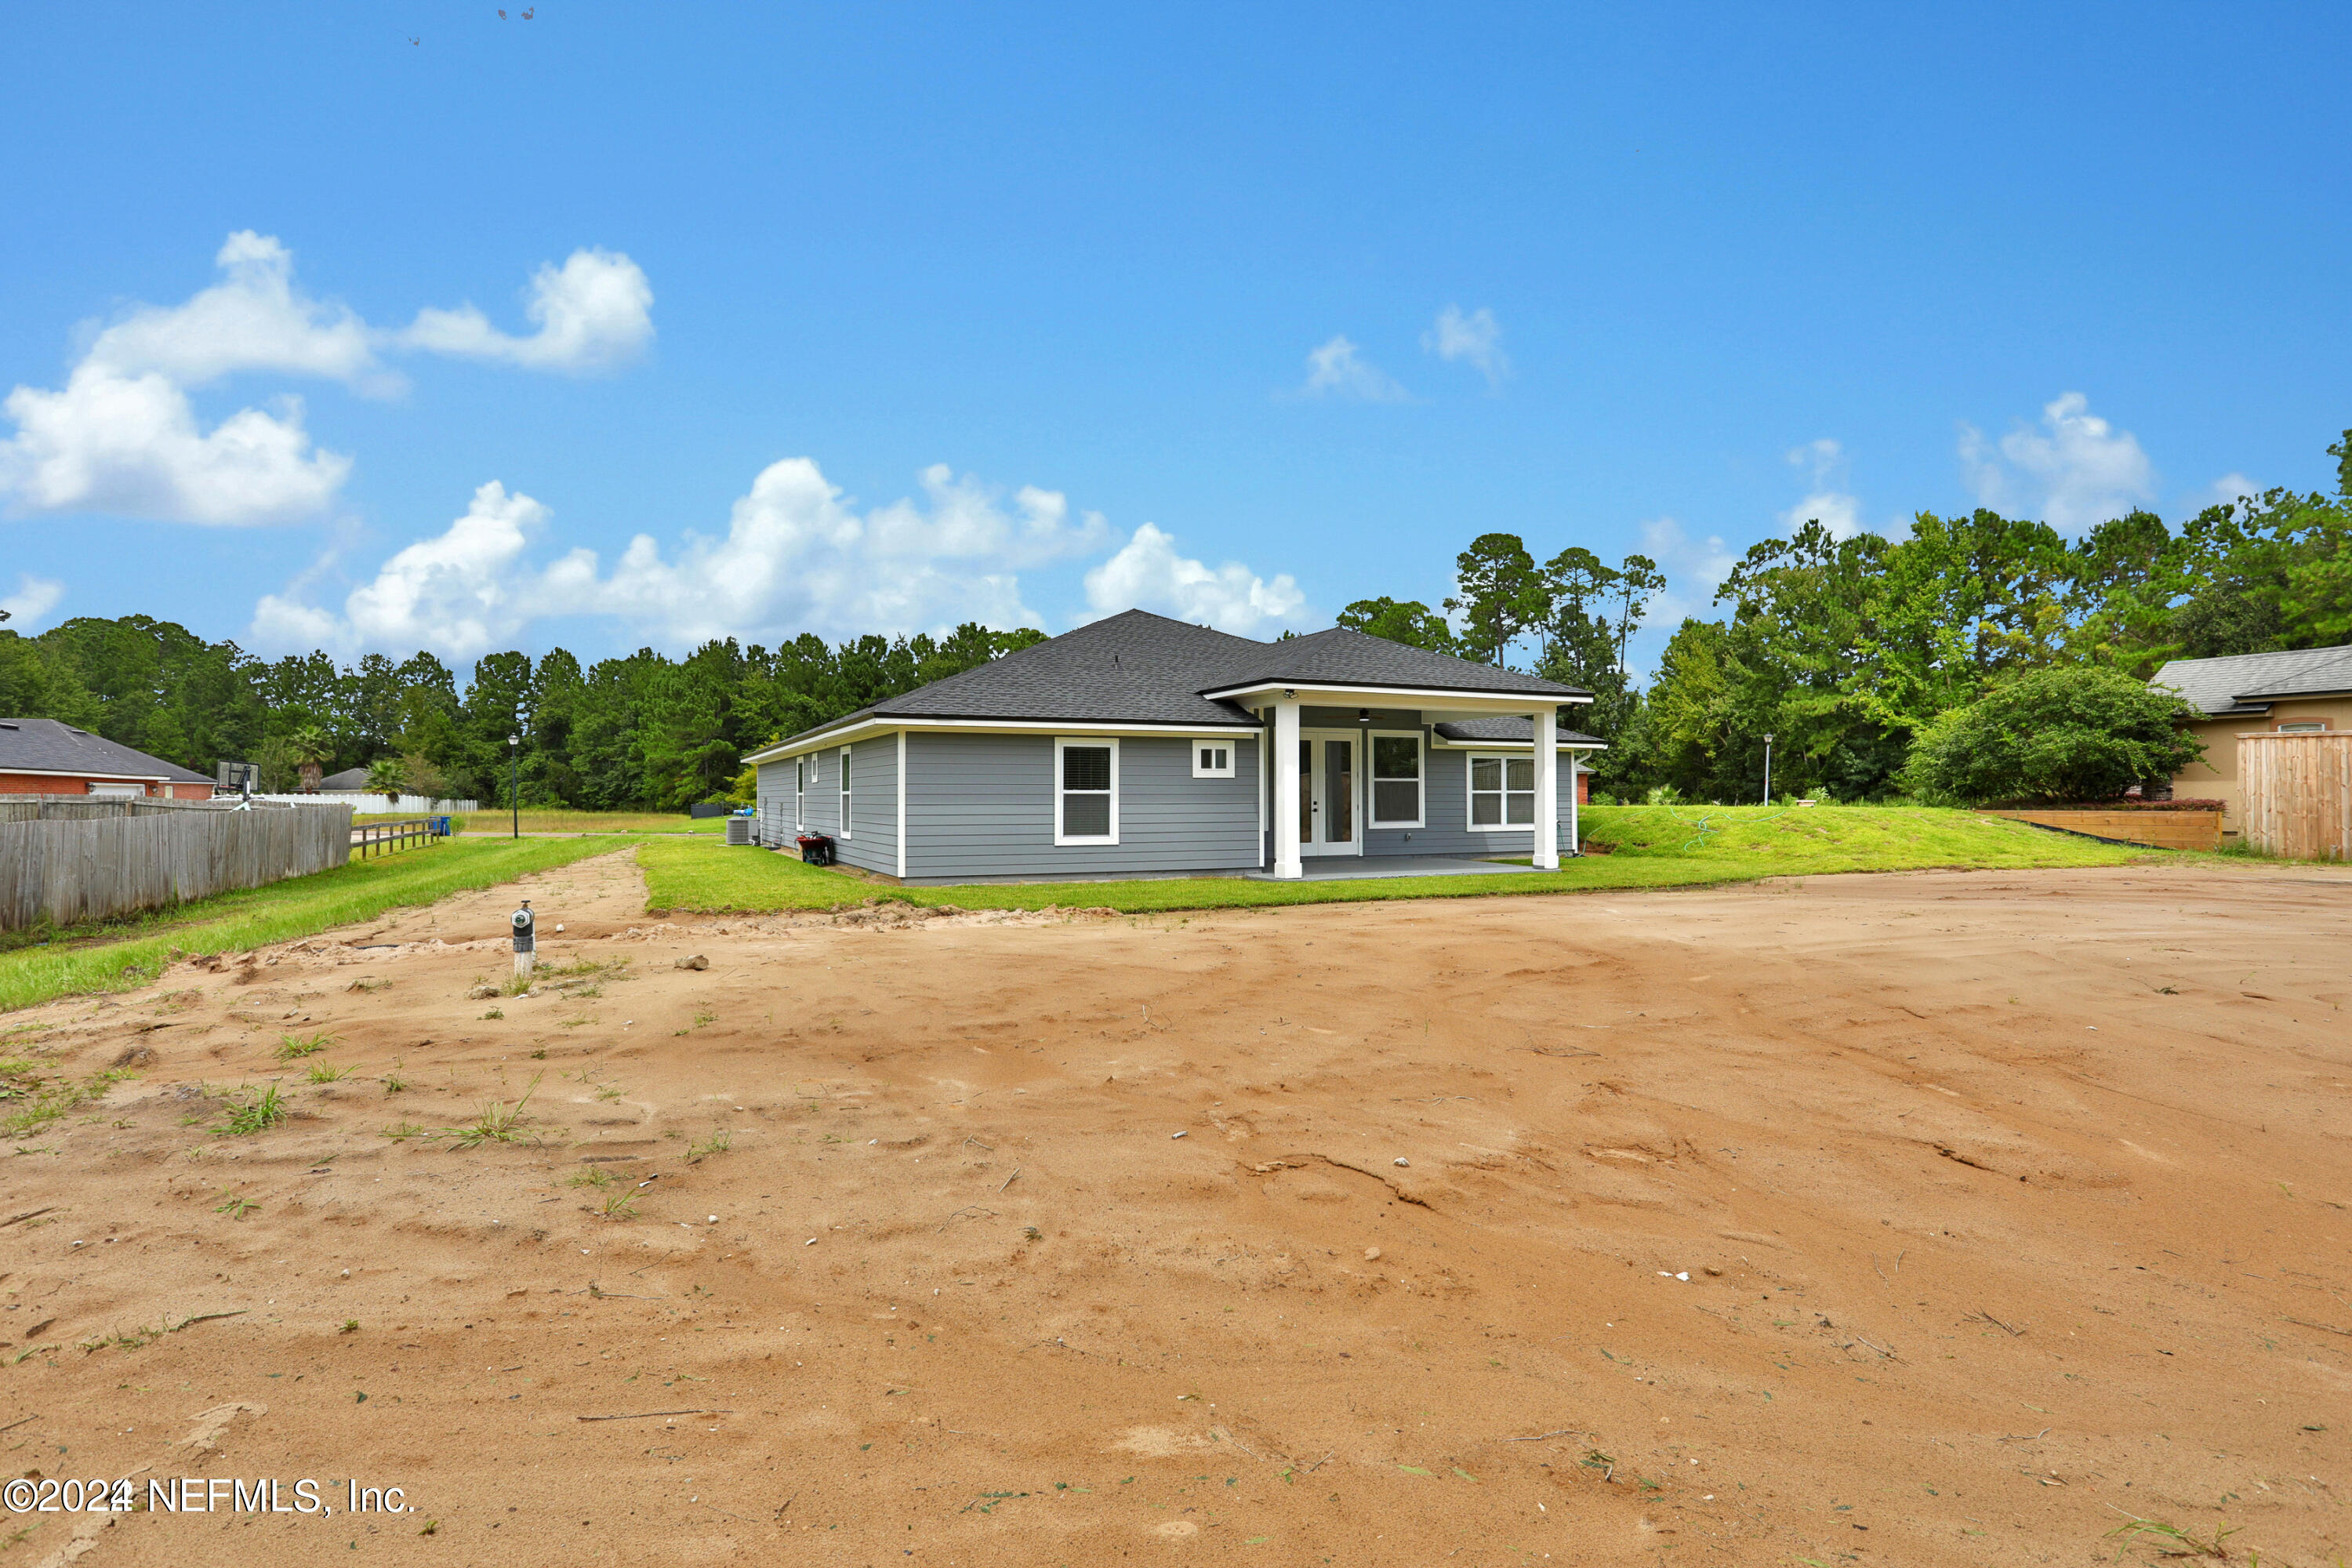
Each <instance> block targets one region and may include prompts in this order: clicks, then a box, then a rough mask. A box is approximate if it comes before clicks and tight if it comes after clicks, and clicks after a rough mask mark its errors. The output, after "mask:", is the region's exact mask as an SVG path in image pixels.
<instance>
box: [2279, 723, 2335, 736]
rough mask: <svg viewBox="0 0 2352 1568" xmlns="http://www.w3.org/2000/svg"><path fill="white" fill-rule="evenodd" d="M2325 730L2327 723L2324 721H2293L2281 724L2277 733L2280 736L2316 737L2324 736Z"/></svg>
mask: <svg viewBox="0 0 2352 1568" xmlns="http://www.w3.org/2000/svg"><path fill="white" fill-rule="evenodd" d="M2326 729H2327V721H2326V720H2325V719H2294V720H2290V721H2287V722H2285V723H2284V724H2281V725H2280V726H2279V727H2278V732H2279V733H2280V734H2282V735H2317V734H2324V733H2325V732H2326Z"/></svg>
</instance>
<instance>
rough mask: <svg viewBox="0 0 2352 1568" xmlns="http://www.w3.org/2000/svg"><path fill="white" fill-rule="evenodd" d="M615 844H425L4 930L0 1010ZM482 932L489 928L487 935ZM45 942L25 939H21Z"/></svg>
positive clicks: (420, 900)
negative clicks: (213, 892) (57, 923)
mask: <svg viewBox="0 0 2352 1568" xmlns="http://www.w3.org/2000/svg"><path fill="white" fill-rule="evenodd" d="M614 847H615V846H614V844H613V843H611V842H610V841H609V840H605V839H601V838H525V839H522V840H521V841H520V842H516V841H513V840H509V839H493V838H478V839H474V840H471V841H468V840H467V839H463V838H456V839H448V840H445V841H444V842H442V843H439V844H436V845H434V846H432V847H429V848H419V849H408V850H404V851H402V852H401V853H399V854H396V855H385V856H381V857H378V858H373V859H367V860H355V861H353V862H352V863H351V864H350V865H348V866H339V867H337V868H334V869H333V870H331V871H320V872H319V873H317V874H316V875H314V876H309V877H293V878H289V879H287V880H285V881H283V882H272V883H271V884H270V885H269V886H268V887H266V888H248V889H244V890H242V891H239V892H234V893H222V894H220V895H218V896H217V897H215V898H210V899H200V900H196V901H195V902H194V903H187V904H181V905H179V906H177V907H175V908H173V909H169V910H156V911H155V912H153V913H152V914H148V915H144V916H142V917H140V918H138V919H135V920H129V921H104V922H100V923H96V924H92V925H88V926H75V927H71V928H68V929H67V930H64V931H45V932H11V933H9V935H10V937H11V938H12V939H14V942H13V944H12V945H11V946H10V947H9V948H8V949H7V950H6V951H5V952H0V1012H5V1011H7V1010H9V1009H11V1008H16V1007H29V1006H32V1005H34V1004H36V1003H39V1002H47V1001H49V1000H51V999H53V998H55V997H58V996H66V995H72V994H78V993H81V992H89V991H122V990H128V989H130V988H131V987H132V986H136V985H142V984H146V983H147V982H148V981H150V980H152V979H153V978H154V977H155V976H156V975H157V974H158V973H161V972H162V970H163V966H164V964H165V963H168V962H169V961H170V958H171V954H172V952H173V949H177V950H179V951H180V952H184V953H189V954H202V953H215V952H243V951H245V950H246V949H248V948H253V947H258V946H260V945H262V944H264V943H267V942H285V941H289V940H290V939H292V938H294V937H301V936H309V935H310V934H312V933H313V932H316V931H325V930H327V929H328V928H329V927H331V926H339V925H347V924H350V923H351V922H352V921H364V920H373V919H374V918H375V917H376V916H378V915H380V914H382V913H383V912H384V911H385V910H391V909H396V908H399V907H401V906H404V905H415V904H429V903H431V902H433V901H434V900H436V899H440V898H445V897H446V896H447V895H449V894H451V893H458V892H466V891H468V890H470V889H475V888H487V887H489V886H491V885H493V884H495V883H499V882H505V881H509V880H511V879H514V878H516V877H520V876H521V875H523V874H524V873H526V872H530V871H544V870H548V869H551V868H553V867H557V866H564V865H569V864H570V863H571V862H572V861H574V860H579V859H583V858H586V857H588V856H590V855H602V854H605V853H607V852H609V851H610V850H612V849H613V848H614ZM490 934H496V933H495V932H493V933H490ZM28 938H29V939H45V940H39V941H37V942H29V943H28V942H27V941H26V939H28Z"/></svg>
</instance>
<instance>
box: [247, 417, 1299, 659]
mask: <svg viewBox="0 0 2352 1568" xmlns="http://www.w3.org/2000/svg"><path fill="white" fill-rule="evenodd" d="M921 484H922V495H921V497H920V498H919V499H909V500H898V501H893V502H890V503H888V504H887V505H884V506H878V507H875V508H873V509H871V510H865V511H861V510H859V509H858V508H857V507H856V506H855V505H854V504H852V503H851V502H850V501H848V500H846V499H845V498H844V497H843V495H842V493H841V492H840V490H839V489H836V488H835V486H834V485H833V484H832V483H831V482H830V481H829V480H827V479H825V477H824V473H823V472H822V471H820V470H819V468H817V465H816V464H815V463H814V461H812V460H810V459H808V458H787V459H785V460H783V461H782V462H777V463H772V464H770V465H769V466H768V467H767V468H764V469H762V470H761V473H760V474H759V476H758V477H757V478H756V479H753V480H752V482H751V489H750V491H749V492H748V493H747V494H745V495H744V496H742V497H741V498H740V499H739V500H737V501H736V502H735V504H734V507H733V510H732V511H731V512H730V516H729V518H728V525H727V531H726V533H725V534H724V535H723V536H720V537H709V536H705V535H700V534H696V533H691V532H689V533H688V534H687V535H685V537H684V538H683V539H682V540H680V541H679V542H677V544H676V545H675V546H673V547H670V548H668V549H667V550H666V549H665V548H664V546H663V545H662V544H661V543H660V542H657V541H656V540H655V539H654V538H653V537H652V536H651V535H648V534H642V533H641V534H639V535H637V536H636V537H635V538H634V539H632V540H631V541H630V542H629V543H628V545H627V546H626V548H625V549H624V550H623V551H622V552H621V553H620V555H619V557H618V558H617V559H616V560H614V562H613V563H612V565H611V567H610V569H609V570H607V569H606V568H605V566H604V563H603V562H602V560H601V559H600V557H599V556H598V554H597V552H594V551H593V550H588V549H583V548H575V549H572V550H570V551H567V552H563V553H562V554H560V555H557V556H555V557H554V558H553V559H551V560H549V561H547V562H545V563H543V564H541V563H534V561H533V560H532V559H531V554H532V548H533V546H534V545H536V544H538V543H540V542H541V540H542V539H543V538H544V536H545V535H546V534H547V533H548V532H549V531H550V529H549V525H550V523H551V513H550V511H549V510H548V509H547V508H546V507H544V506H542V505H541V503H540V502H539V501H537V500H533V499H532V498H531V497H530V496H527V495H522V494H520V493H510V492H509V491H508V490H507V489H505V487H504V486H502V485H499V484H498V483H496V482H493V483H490V484H487V485H484V486H483V487H481V489H478V490H477V491H475V493H474V499H473V502H472V504H471V505H470V506H469V507H468V508H467V511H466V514H465V515H464V516H463V517H460V518H458V519H457V521H454V522H452V523H451V524H450V525H449V526H448V527H447V528H446V530H444V531H442V532H440V533H438V534H436V535H435V536H433V537H432V538H430V539H425V540H421V541H419V542H416V543H414V544H411V545H409V546H407V547H406V548H404V549H403V550H401V551H399V552H396V553H395V554H394V555H393V556H392V557H391V558H390V559H389V560H387V561H386V562H385V563H383V566H382V567H381V568H379V569H378V571H377V573H376V574H375V576H374V577H373V579H372V580H371V581H369V582H367V583H364V584H361V585H360V586H358V587H357V588H354V589H353V590H352V592H351V593H350V594H349V595H347V596H346V597H345V599H344V601H343V605H342V607H341V612H340V613H338V612H335V611H331V610H327V609H321V608H319V607H316V606H314V605H311V604H310V603H309V602H308V601H307V599H306V598H305V597H304V596H303V595H301V594H300V593H299V592H298V591H289V593H287V594H285V595H271V596H269V597H268V598H265V599H263V600H262V601H261V603H260V604H259V605H257V607H256V610H255V613H254V624H253V637H254V638H255V640H256V642H257V644H258V645H260V646H263V647H297V648H299V647H331V648H337V649H342V650H351V649H355V648H361V647H367V648H381V649H389V650H398V651H406V650H408V649H411V648H415V647H429V648H433V649H435V650H436V651H437V652H441V653H444V654H446V655H448V656H451V657H454V658H471V657H474V656H476V655H478V654H480V653H483V652H486V651H488V650H489V649H492V648H496V647H510V646H512V645H513V644H514V643H515V642H516V641H517V640H519V639H520V637H521V635H522V634H523V632H524V631H525V629H526V628H527V627H528V626H530V624H531V623H533V622H534V621H538V620H541V619H543V618H548V617H555V616H599V617H604V618H609V619H613V620H617V621H619V622H622V623H623V624H625V625H626V626H629V627H630V628H632V630H633V632H635V633H636V634H640V635H643V636H646V637H650V638H652V639H654V640H656V641H658V642H660V643H662V644H663V645H665V646H667V647H685V646H690V645H692V644H694V643H698V642H700V641H703V640H705V639H706V638H709V637H741V638H745V639H748V640H752V641H768V642H773V641H776V640H779V639H781V638H782V637H791V636H795V635H797V634H799V633H801V632H803V631H814V632H818V633H820V634H824V635H828V636H834V637H842V636H847V635H850V634H853V633H861V632H884V633H890V634H898V633H912V632H919V631H940V630H944V629H947V628H949V627H951V626H955V625H958V624H960V623H961V622H964V621H970V620H976V621H981V622H983V623H985V624H987V625H990V626H1000V627H1003V626H1042V624H1043V621H1042V617H1040V616H1038V615H1037V614H1036V613H1035V612H1034V611H1033V610H1031V609H1030V608H1029V607H1028V606H1027V605H1025V604H1024V602H1023V599H1022V594H1021V584H1020V578H1019V574H1020V572H1021V571H1022V570H1023V569H1024V568H1028V567H1032V566H1037V565H1043V564H1046V563H1052V562H1055V561H1060V560H1066V559H1068V558H1070V557H1073V556H1082V555H1089V554H1096V553H1098V552H1101V551H1102V550H1104V549H1105V548H1107V547H1108V545H1109V543H1110V542H1111V540H1112V534H1111V531H1110V527H1109V524H1108V522H1106V521H1104V520H1103V518H1102V517H1101V515H1100V514H1099V513H1096V512H1085V513H1081V514H1077V515H1075V516H1074V515H1073V513H1072V511H1071V509H1070V506H1069V502H1068V500H1067V499H1066V498H1065V497H1064V496H1062V495H1060V494H1058V493H1056V492H1054V491H1051V490H1045V489H1036V488H1034V487H1024V488H1023V489H1019V490H1016V491H1014V492H1013V495H1012V497H1011V499H1010V501H1009V502H1007V501H1004V500H1000V499H999V498H998V496H997V495H996V494H995V493H994V492H992V491H991V490H990V489H987V488H986V487H985V486H983V485H982V484H981V483H980V482H979V481H977V480H975V479H971V477H970V476H964V477H961V478H959V477H958V476H956V475H955V473H954V472H953V471H952V470H951V469H950V468H947V467H946V466H945V465H944V464H941V465H936V466H934V467H932V468H926V469H925V470H923V473H922V476H921ZM1145 531H1146V532H1154V533H1155V537H1164V536H1158V535H1156V531H1150V530H1148V529H1147V530H1145ZM1132 548H1133V543H1132V542H1130V544H1129V549H1130V550H1131V549H1132ZM1125 553H1126V552H1122V555H1124V554H1125ZM1118 559H1120V557H1113V560H1114V561H1117V560H1118ZM1177 564H1178V565H1179V566H1180V567H1181V566H1189V567H1191V568H1192V569H1193V570H1194V571H1195V572H1197V573H1199V574H1202V575H1203V576H1206V577H1208V578H1210V579H1212V580H1214V581H1217V582H1223V581H1225V578H1224V577H1223V575H1222V574H1213V573H1208V572H1207V570H1206V568H1203V567H1201V565H1200V563H1198V562H1191V563H1177ZM1236 570H1239V569H1238V568H1231V567H1229V568H1227V569H1226V572H1228V573H1230V572H1234V571H1236ZM1177 575H1179V576H1181V575H1182V574H1181V573H1179V574H1177ZM1244 579H1246V580H1245V581H1244V582H1243V583H1241V584H1239V585H1238V587H1239V592H1240V595H1241V599H1242V602H1244V604H1246V603H1247V602H1248V598H1249V595H1250V592H1251V590H1252V589H1253V588H1255V590H1256V591H1257V593H1258V594H1259V595H1260V596H1261V597H1262V598H1265V597H1269V596H1270V597H1271V598H1272V599H1273V600H1276V601H1278V600H1279V599H1280V597H1281V595H1284V594H1288V595H1291V596H1292V598H1293V599H1294V600H1295V598H1296V595H1297V589H1296V587H1295V585H1293V584H1291V583H1290V580H1289V579H1288V578H1280V579H1277V580H1276V584H1273V585H1272V586H1271V587H1268V586H1267V585H1265V584H1257V583H1256V582H1255V579H1247V574H1245V573H1244ZM1090 585H1091V580H1090ZM1194 596H1195V597H1196V598H1200V599H1202V602H1206V599H1207V596H1208V595H1207V593H1206V591H1205V590H1197V589H1196V590H1195V595H1194ZM1118 607H1122V608H1123V607H1124V605H1120V606H1118ZM1194 618H1200V619H1207V618H1209V616H1207V615H1205V614H1204V615H1202V616H1196V617H1194Z"/></svg>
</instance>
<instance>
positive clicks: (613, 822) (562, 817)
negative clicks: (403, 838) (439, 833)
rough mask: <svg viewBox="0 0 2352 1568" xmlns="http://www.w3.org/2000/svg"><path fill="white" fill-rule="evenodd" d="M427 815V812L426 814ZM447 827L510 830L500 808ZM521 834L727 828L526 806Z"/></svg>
mask: <svg viewBox="0 0 2352 1568" xmlns="http://www.w3.org/2000/svg"><path fill="white" fill-rule="evenodd" d="M416 815H417V814H416V813H415V812H404V811H370V812H362V813H358V814H355V815H354V816H352V821H353V822H355V823H360V822H407V821H410V820H412V819H413V818H414V817H415V816H416ZM428 815H429V814H428ZM449 826H451V827H452V828H454V829H455V830H456V831H457V832H459V833H471V834H474V835H476V836H477V837H484V838H488V837H493V836H495V835H499V834H505V833H509V832H511V831H513V829H514V826H515V824H514V821H513V818H512V816H510V814H509V813H507V812H503V811H473V812H464V811H461V812H457V813H456V814H454V815H452V816H450V818H449ZM522 831H524V832H525V833H717V834H720V835H722V836H723V835H724V834H725V833H726V831H727V819H726V818H725V817H723V816H706V817H703V818H702V819H701V820H699V821H697V820H696V819H695V818H693V817H690V816H687V815H686V813H684V812H682V811H536V810H531V809H529V808H526V809H525V810H524V811H523V813H522Z"/></svg>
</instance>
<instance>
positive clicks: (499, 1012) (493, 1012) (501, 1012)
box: [482, 1007, 507, 1018]
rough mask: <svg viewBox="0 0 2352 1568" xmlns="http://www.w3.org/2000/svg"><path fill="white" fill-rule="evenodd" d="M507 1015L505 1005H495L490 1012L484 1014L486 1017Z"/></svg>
mask: <svg viewBox="0 0 2352 1568" xmlns="http://www.w3.org/2000/svg"><path fill="white" fill-rule="evenodd" d="M482 1016H483V1017H485V1018H503V1017H505V1016H507V1010H506V1009H505V1008H503V1007H493V1008H491V1009H490V1010H489V1011H488V1012H487V1013H485V1014H483V1015H482Z"/></svg>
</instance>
